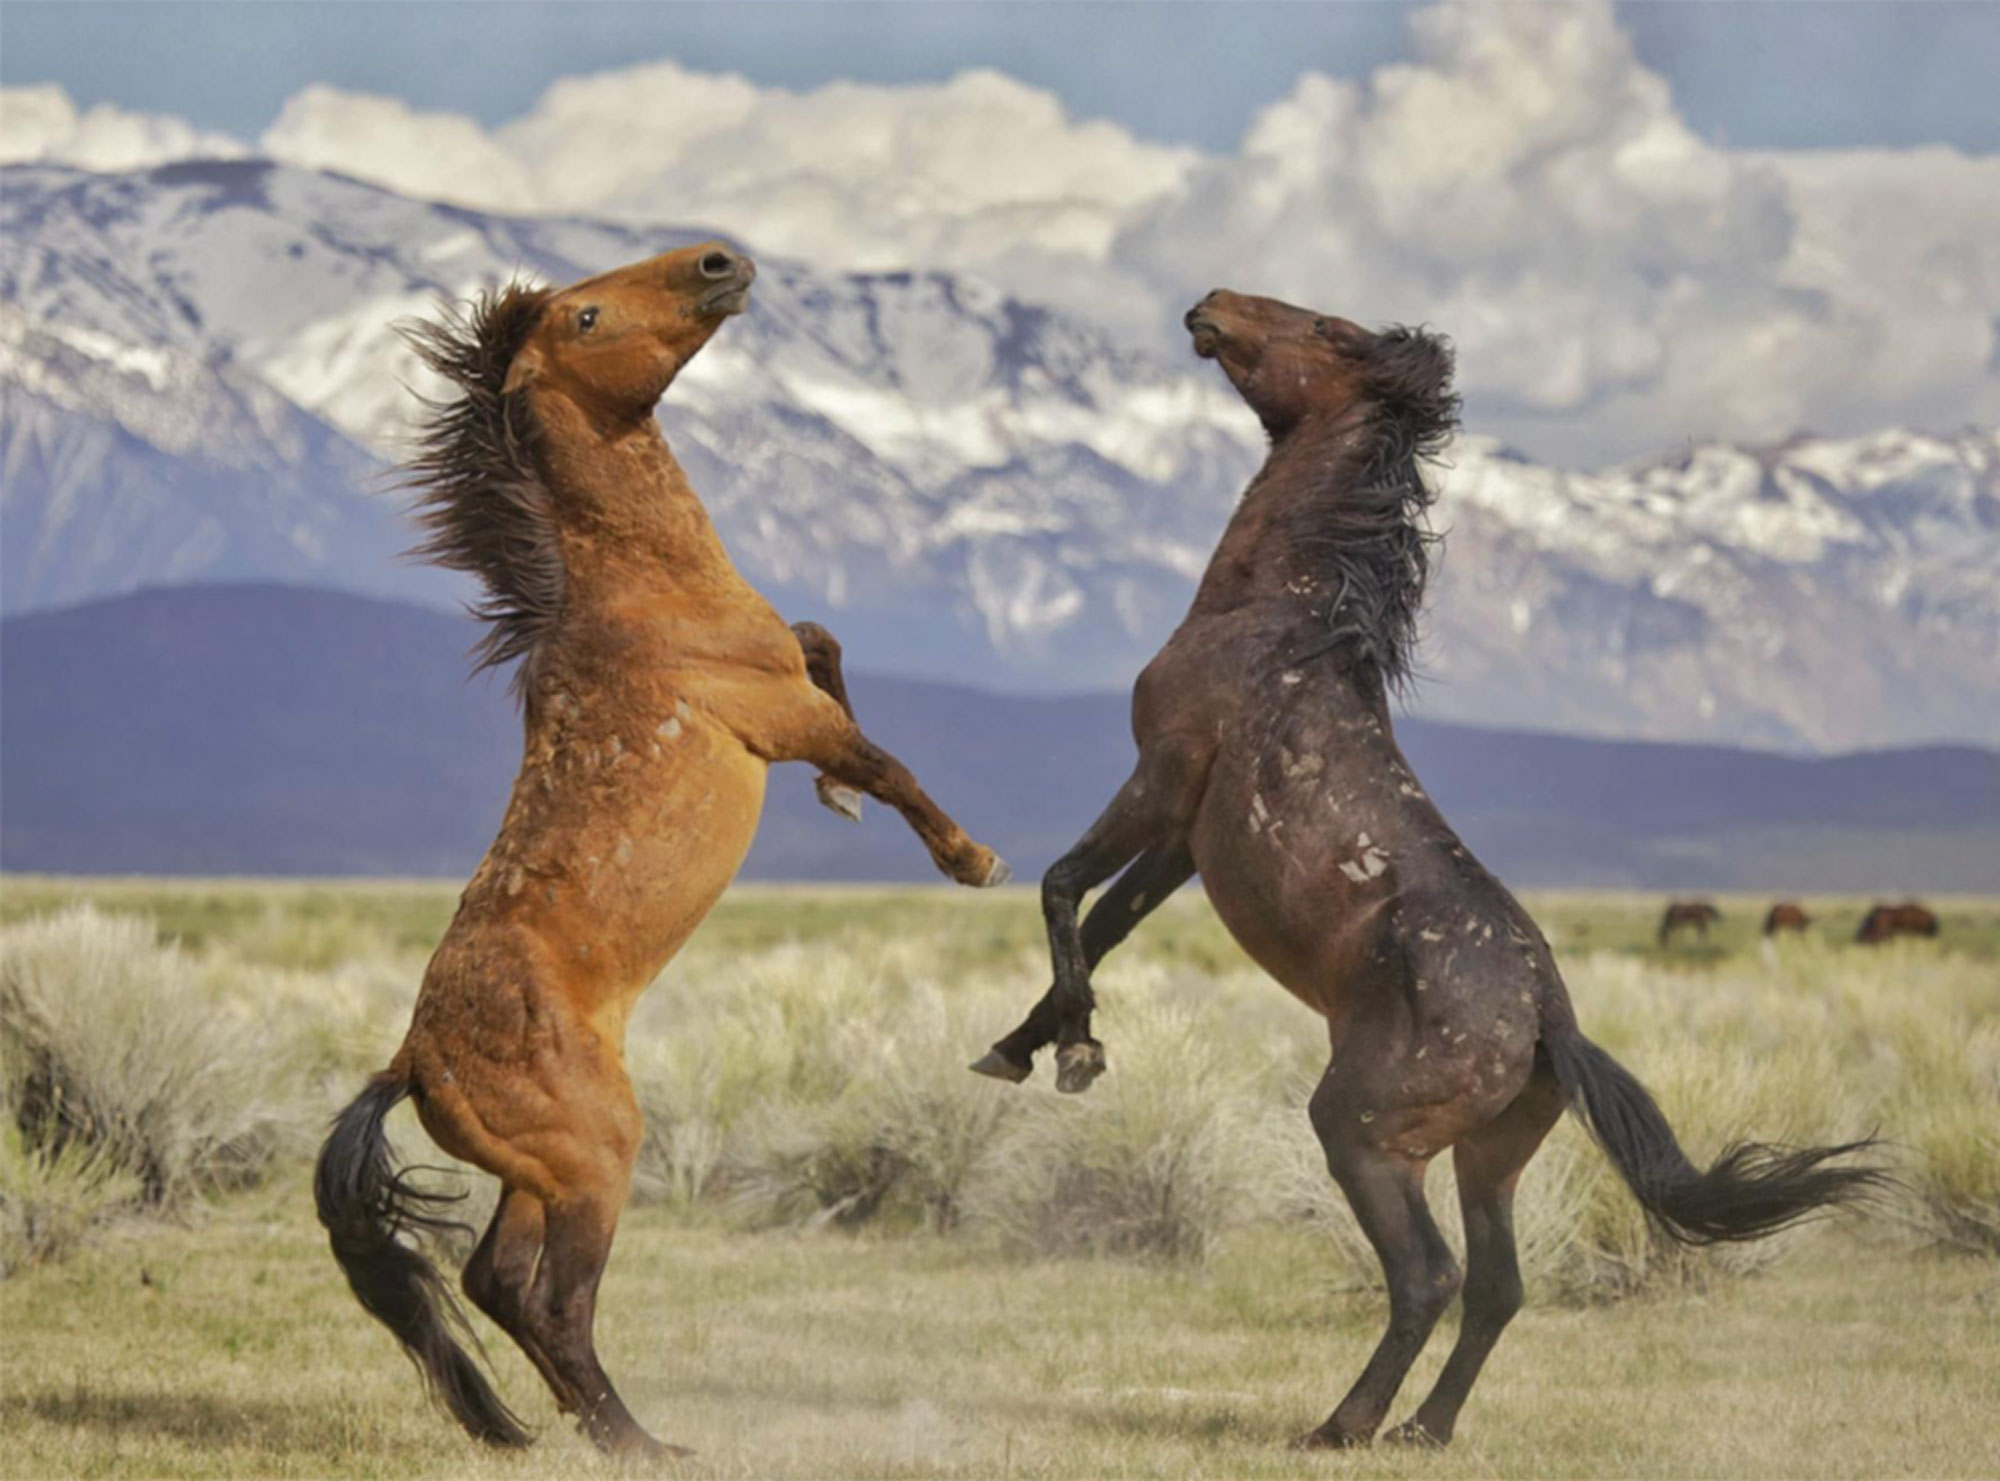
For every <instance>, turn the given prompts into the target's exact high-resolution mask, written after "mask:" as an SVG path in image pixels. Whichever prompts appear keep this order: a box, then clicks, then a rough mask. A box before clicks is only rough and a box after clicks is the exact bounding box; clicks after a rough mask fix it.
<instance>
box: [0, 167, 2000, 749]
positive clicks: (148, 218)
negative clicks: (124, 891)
mask: <svg viewBox="0 0 2000 1481" xmlns="http://www.w3.org/2000/svg"><path fill="white" fill-rule="evenodd" d="M5 184H6V189H5V190H4V192H0V242H4V246H0V298H4V303H5V307H4V311H0V387H4V389H5V400H6V404H5V407H4V413H3V414H0V460H4V462H0V466H4V468H5V470H6V472H7V485H6V492H5V519H6V535H7V539H6V552H5V553H6V561H7V580H6V591H5V596H6V601H7V604H8V607H9V609H10V610H13V609H20V608H23V607H28V606H46V605H51V604H55V603H59V602H65V601H73V600H77V599H80V598H83V597H87V596H92V595H102V594H106V593H108V592H110V591H116V590H123V589H126V588H128V587H129V586H131V585H136V584H143V583H145V582H148V581H159V580H185V579H193V578H195V577H199V576H210V577H213V576H218V575H237V574H247V575H266V576H277V577H281V578H282V579H288V580H314V581H323V582H330V583H335V584H341V585H350V586H362V587H373V588H375V589H381V588H382V587H383V586H384V585H385V584H386V585H390V586H399V587H400V589H405V590H418V591H422V592H425V593H428V594H429V595H430V596H431V598H432V599H443V598H446V597H448V596H450V595H453V594H455V593H456V591H457V588H455V587H452V586H451V585H449V584H448V583H447V582H446V580H445V578H443V577H442V576H441V575H439V574H438V573H435V572H431V571H426V570H421V569H411V568H408V567H401V566H396V565H395V564H394V563H393V562H392V561H391V559H390V556H389V552H390V551H392V550H393V549H395V548H396V547H397V546H399V545H401V544H402V543H406V541H407V538H408V537H407V531H406V530H405V528H404V527H403V526H402V524H401V523H400V520H399V518H398V516H397V514H396V501H395V500H394V499H391V498H384V497H382V496H381V494H380V492H379V490H380V488H381V486H382V484H381V475H382V473H383V471H384V465H385V464H387V463H389V462H393V461H395V460H397V459H399V458H400V457H402V456H403V455H404V454H405V452H406V451H407V448H408V445H409V432H410V430H411V426H412V420H411V419H412V416H413V415H414V414H415V412H416V411H417V410H418V401H417V398H416V396H415V395H413V394H412V392H413V391H414V392H417V393H431V394H434V393H436V392H437V391H438V390H439V389H441V388H440V387H438V386H437V385H436V384H435V382H433V381H432V380H431V378H430V377H429V376H428V373H427V372H425V371H424V370H423V369H422V367H421V366H420V365H419V364H418V363H417V361H416V360H415V358H414V356H413V354H412V353H411V352H410V350H409V349H408V347H407V346H406V345H405V344H403V343H402V342H401V340H400V339H399V338H398V337H397V334H396V332H395V328H394V326H395V323H396V322H397V321H398V320H399V319H404V318H408V317H412V316H417V315H426V314H430V313H433V312H435V311H436V306H437V304H438V302H439V301H440V300H442V299H461V298H464V297H465V296H467V295H469V294H471V293H473V292H475V291H477V290H479V289H481V288H483V287H488V286H491V285H493V284H496V283H499V282H504V281H506V280H508V279H509V278H512V277H515V276H517V275H518V276H526V277H530V278H534V279H536V280H540V281H549V282H566V281H570V280H573V279H575V278H577V277H581V276H584V275H586V274H587V273H590V272H594V271H598V270H601V269H603V268H605V267H608V266H611V265H614V264H616V263H620V262H625V261H630V260H633V259H636V258H639V257H642V256H645V255H648V254H650V253H653V252H657V251H661V250H665V249H667V248H669V247H672V246H677V245H682V244H685V243H687V242H690V241H695V240H699V239H701V238H702V237H704V236H706V235H709V233H707V232H701V231H692V230H690V231H660V230H653V231H642V230H637V229H633V228H628V227H623V226H618V225H614V224H606V223H602V222H593V221H581V220H523V219H515V218H508V217H502V216H492V215H484V214H481V213H478V212H474V211H469V210H464V209H459V208H455V207H450V206H441V205H436V204H425V203H420V202H414V201H409V200H405V199H402V198H400V197H397V196H395V195H393V194H390V193H388V192H386V191H382V190H379V189H375V188H373V187H369V186H366V185H362V184H360V183H359V182H356V181H352V180H346V179H342V178H340V177H336V176H328V175H319V174H314V173H312V172H309V171H304V170H298V169H292V168H287V167H282V166H276V165H272V164H269V163H267V162H259V161H204V162H195V163H180V164H173V165H168V166H164V167H161V168H158V169H153V170H148V171H142V172H136V173H131V174H123V175H106V174H86V173H83V172H80V171H76V170H70V169H65V168H62V167H58V166H51V165H31V166H20V167H15V168H12V169H9V170H8V171H7V172H6V179H5ZM662 420H663V422H664V423H665V425H666V427H667V430H668V434H669V437H670V439H671V440H672V442H673V444H674V446H675V448H676V450H677V452H678V453H679V454H680V456H681V458H682V461H683V462H684V463H685V464H686V465H687V467H688V470H689V472H690V475H691V476H692V477H693V479H694V482H695V485H696V487H697V488H699V489H701V490H702V492H703V495H704V497H705V498H706V499H707V501H708V502H709V504H710V506H711V508H712V509H713V511H714V513H715V515H716V518H717V521H718V524H719V525H720V527H721V528H722V530H723V533H724V535H725V538H726V539H727V540H728V542H729V544H730V547H731V549H732V551H733V552H734V553H735V555H736V557H737V559H738V561H739V562H740V563H741V564H742V565H743V566H744V568H745V570H746V571H747V572H748V573H749V574H750V575H751V576H752V578H753V579H754V580H756V581H757V582H758V583H759V584H760V585H762V586H763V587H764V588H765V589H766V590H767V591H768V592H769V593H770V594H771V595H772V597H773V598H774V600H777V601H778V602H779V603H780V604H781V606H783V607H784V608H785V610H787V611H788V612H792V613H794V614H795V615H798V616H806V615H813V616H822V617H825V618H826V619H827V620H829V621H831V622H833V623H834V624H836V625H837V626H838V627H839V628H840V629H841V631H842V634H843V637H845V638H847V639H848V640H849V646H850V648H852V649H853V650H854V651H855V653H856V656H857V661H865V663H866V664H867V665H868V666H871V667H875V668H883V669H891V670H897V669H900V670H901V671H904V672H909V673H918V674H945V675H950V676H953V677H956V678H960V679H969V680H973V681H976V682H982V683H988V684H992V683H1002V684H1016V685H1032V686H1036V687H1049V686H1056V687H1083V686H1096V685H1122V684H1124V683H1126V682H1129V679H1130V677H1131V674H1132V672H1133V670H1134V669H1135V667H1136V666H1137V665H1138V664H1139V663H1140V662H1142V661H1143V659H1144V658H1145V656H1146V655H1147V654H1149V653H1150V652H1151V650H1152V649H1153V647H1154V646H1156V645H1157V643H1158V642H1159V641H1160V640H1161V639H1162V638H1163V637H1164V635H1165V634H1166V632H1168V631H1169V630H1171V627H1172V625H1173V624H1174V622H1175V621H1177V620H1178V618H1179V617H1180V615H1181V614H1182V612H1183V611H1184V610H1185V607H1186V603H1187V600H1188V597H1189V594H1190V592H1191V588H1192V583H1193V581H1194V579H1195V578H1196V577H1197V576H1198V575H1199V573H1200V571H1201V569H1202V568H1203V566H1204V564H1205V563H1206V561H1207V558H1208V555H1209V552H1210V551H1211V549H1212V548H1213V545H1214V541H1215V539H1216V537H1217V535H1218V534H1219V532H1220V530H1221V528H1222V526H1223V524H1224V522H1225V521H1226V520H1227V518H1228V515H1229V511H1230V509H1231V508H1232V506H1233V504H1234V501H1235V499H1236V497H1237V495H1238V493H1239V491H1240V490H1241V488H1242V486H1243V484H1244V482H1245V481H1246V479H1247V478H1248V476H1249V474H1250V473H1251V472H1252V470H1253V469H1254V467H1255V465H1256V463H1257V461H1258V459H1259V458H1260V457H1261V452H1262V435H1261V432H1260V431H1259V429H1258V428H1257V426H1256V423H1255V421H1254V419H1252V418H1251V417H1250V415H1249V414H1248V412H1247V411H1245V409H1244V408H1243V407H1242V405H1241V404H1240V403H1239V402H1238V401H1237V399H1236V398H1235V396H1234V395H1233V393H1232V392H1230V390H1229V389H1228V387H1227V385H1226V384H1225V382H1224V381H1223V380H1222V378H1221V377H1220V376H1219V375H1218V374H1217V373H1216V372H1215V370H1214V368H1213V367H1212V366H1208V365H1204V364H1202V363H1200V362H1197V361H1194V360H1193V359H1192V358H1189V359H1187V360H1185V361H1162V360H1159V359H1157V358H1154V357H1153V356H1151V355H1150V354H1146V353H1141V352H1139V351H1136V350H1134V349H1133V348H1131V347H1130V346H1129V345H1128V344H1125V343H1123V342H1121V341H1119V340H1118V339H1116V338H1115V337H1114V336H1113V335H1111V334H1110V333H1109V332H1107V331H1106V330H1104V329H1102V328H1101V327H1099V326H1097V325H1094V324H1092V323H1090V322H1088V321H1086V320H1084V319H1081V318H1079V317H1077V316H1075V315H1073V314H1068V313H1064V312H1061V311H1059V310H1056V309H1053V308H1050V307H1048V306H1046V305H1039V304H1034V303H1030V302H1025V301H1023V300H1021V299H1019V298H1016V297H1011V296H1008V295H1006V294H1003V293H1001V292H999V291H997V290H995V289H994V288H992V287H991V286H990V285H986V284H982V283H980V282H977V281H975V280H970V279H966V278H962V277H955V276H951V275H947V274H939V273H871V274H837V273H825V272H817V271H814V270H812V269H811V268H808V267H806V266H803V265H800V264H796V263H790V262H785V261H782V260H767V261H765V262H764V263H763V272H762V274H761V276H760V278H759V283H758V290H757V295H756V302H755V306H754V309H753V312H751V313H750V314H748V315H746V316H745V317H744V318H742V319H739V320H736V321H734V322H732V323H731V324H730V325H729V326H728V328H727V329H726V330H725V331H724V333H723V334H721V335H720V336H718V338H717V339H716V341H715V342H714V343H713V344H712V345H711V346H710V348H709V349H708V350H707V351H706V352H705V353H704V354H703V355H702V356H701V357H700V358H699V359H698V360H697V361H696V362H695V363H694V364H693V366H692V367H690V369H689V371H688V372H687V373H686V374H685V375H684V376H683V378H682V380H681V381H680V383H678V384H677V385H676V387H675V388H674V391H673V392H672V394H671V395H670V396H669V397H668V399H667V402H666V405H665V406H664V408H663V410H662ZM1439 480H1440V487H1441V498H1440V501H1439V506H1438V511H1437V519H1438V524H1439V526H1440V528H1442V529H1445V530H1446V531H1448V541H1447V544H1446V548H1445V551H1444V558H1443V562H1442V567H1441V571H1440V575H1439V578H1438V581H1437V584H1436V587H1435V602H1434V606H1433V609H1432V612H1431V616H1430V627H1431V640H1430V642H1429V643H1428V645H1427V647H1426V649H1425V652H1424V655H1423V663H1424V669H1425V673H1426V675H1427V680H1426V682H1425V683H1424V684H1423V685H1422V686H1421V687H1420V690H1419V699H1418V703H1419V704H1420V706H1421V707H1422V708H1423V709H1424V710H1425V712H1427V713H1430V714H1433V715H1437V716H1440V717H1449V718H1459V719H1468V720H1480V721H1485V722H1489V723H1507V724H1517V725H1526V726H1535V727H1540V728H1557V729H1572V730H1581V731H1587V732H1591V733H1596V734H1607V735H1645V736H1659V737H1681V738H1715V739H1733V740H1747V741H1752V742H1755V743H1761V744H1770V745H1780V746H1852V745H1861V744H1889V743H1894V742H1900V741H1909V740H1918V739H1927V738H1936V737H1959V738H1968V739H1981V738H1984V739H1991V738H1992V736H1993V735H1994V734H1996V733H2000V656H1996V655H2000V582H1996V580H1995V576H1994V572H1995V571H1996V570H2000V442H1997V441H1996V434H1995V433H1994V432H1993V431H1991V430H1980V429H1971V430H1967V431H1964V432H1961V433H1957V434H1952V435H1938V434H1934V433H1926V432H1917V431H1909V430H1901V429H1892V430H1887V431H1883V432H1881V433H1878V434H1873V435H1870V436H1866V437H1856V438H1845V439H1816V438H1798V439H1794V440H1793V441H1791V442H1789V443H1785V444H1782V445H1780V446H1776V447H1767V448H1742V447H1733V446H1719V445H1718V446H1701V447H1689V448H1686V449H1683V450H1681V451H1680V452H1678V453H1676V454H1674V455H1672V456H1667V457H1660V458H1653V459H1647V460H1642V461H1639V462H1634V463H1629V464H1625V465H1622V466H1619V467H1614V468H1610V469H1605V470H1600V471H1596V472H1574V471H1564V470H1560V469H1553V468H1546V467H1541V466H1538V465H1535V464H1533V463H1530V462H1528V461H1526V460H1525V459H1523V458H1521V457H1519V456H1518V455H1516V454H1513V453H1510V452H1509V451H1508V450H1507V449H1506V448H1505V447H1503V446H1502V445H1500V444H1498V443H1496V442H1494V441H1493V440H1491V439H1489V438H1485V437H1481V436H1478V435H1467V436H1465V437H1462V438H1461V439H1460V440H1459V441H1458V443H1457V444H1456V445H1455V446H1454V447H1453V449H1452V450H1451V453H1450V455H1449V458H1448V459H1447V466H1445V467H1444V468H1443V469H1441V470H1440V473H1439ZM364 490H377V491H378V492H373V493H370V492H364Z"/></svg>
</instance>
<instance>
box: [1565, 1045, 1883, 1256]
mask: <svg viewBox="0 0 2000 1481" xmlns="http://www.w3.org/2000/svg"><path fill="white" fill-rule="evenodd" d="M1542 1047H1543V1048H1544V1049H1546V1050H1547V1051H1548V1056H1549V1060H1550V1062H1551V1064H1552V1065H1553V1066H1554V1068H1555V1072H1556V1079H1557V1080H1558V1081H1559V1082H1560V1083H1561V1085H1562V1089H1563V1094H1564V1096H1565V1097H1566V1098H1567V1099H1568V1101H1569V1104H1570V1109H1571V1110H1573V1111H1575V1112H1576V1113H1577V1115H1578V1117H1579V1119H1581V1120H1582V1121H1583V1123H1584V1125H1585V1126H1587V1127H1589V1128H1590V1132H1591V1135H1592V1136H1594V1137H1595V1138H1596V1139H1597V1143H1598V1145H1599V1146H1601V1147H1603V1148H1604V1151H1605V1153H1606V1154H1607V1155H1608V1156H1609V1157H1610V1158H1611V1164H1612V1166H1614V1167H1616V1168H1617V1169H1618V1175H1619V1176H1620V1177H1621V1178H1623V1179H1624V1180H1625V1186H1626V1187H1628V1188H1630V1189H1631V1190H1632V1194H1633V1196H1634V1197H1635V1198H1637V1199H1638V1200H1639V1203H1640V1206H1641V1207H1642V1208H1644V1209H1645V1210H1646V1213H1647V1215H1648V1216H1649V1217H1651V1218H1652V1220H1653V1221H1654V1222H1655V1223H1656V1224H1657V1225H1658V1226H1659V1227H1660V1228H1661V1229H1663V1230H1664V1231H1665V1232H1666V1233H1667V1234H1669V1235H1671V1236H1672V1237H1673V1238H1674V1239H1676V1240H1678V1241H1680V1242H1681V1243H1682V1244H1716V1243H1719V1242H1723V1241H1728V1240H1743V1239H1757V1238H1759V1237H1761V1236H1763V1235H1766V1234H1771V1233H1775V1232H1776V1231H1777V1230H1780V1229H1783V1228H1785V1227H1786V1226H1787V1225H1790V1224H1794V1223H1797V1222H1798V1221H1799V1220H1800V1219H1803V1218H1805V1217H1807V1216H1808V1215H1810V1214H1811V1213H1813V1212H1814V1211H1815V1210H1817V1209H1822V1208H1829V1207H1833V1206H1836V1205H1839V1204H1843V1203H1851V1202H1854V1201H1856V1200H1859V1199H1865V1198H1867V1197H1868V1196H1869V1195H1870V1194H1872V1193H1874V1192H1876V1191H1878V1190H1879V1189H1881V1188H1883V1187H1885V1186H1887V1185H1888V1183H1889V1181H1890V1179H1889V1175H1888V1174H1887V1173H1886V1172H1884V1171H1882V1170H1881V1169H1880V1168H1875V1167H1866V1166H1863V1167H1830V1166H1828V1165H1827V1164H1828V1163H1830V1162H1832V1161H1834V1160H1835V1159H1836V1158H1840V1157H1845V1156H1848V1155H1849V1154H1850V1153H1854V1152H1865V1151H1867V1150H1869V1149H1870V1148H1871V1147H1873V1146H1874V1145H1875V1144H1876V1143H1875V1139H1874V1138H1873V1137H1868V1138H1865V1139H1863V1140H1861V1141H1858V1142H1843V1143H1841V1144H1840V1145H1838V1146H1832V1147H1777V1146H1771V1145H1769V1144H1766V1143H1763V1142H1736V1143H1734V1144H1733V1145H1731V1146H1729V1147H1727V1148H1725V1149H1724V1151H1723V1153H1722V1155H1721V1156H1720V1157H1718V1158H1716V1159H1715V1162H1714V1165H1713V1166H1711V1167H1710V1168H1709V1169H1708V1170H1707V1171H1706V1172H1703V1171H1702V1170H1701V1169H1700V1168H1697V1167H1696V1166H1695V1165H1694V1164H1693V1163H1692V1162H1690V1161H1688V1157H1687V1153H1685V1152H1683V1151H1682V1150H1681V1145H1680V1142H1679V1141H1678V1140H1677V1139H1676V1138H1675V1136H1674V1130H1673V1128H1672V1127H1671V1126H1669V1125H1668V1124H1667V1118H1666V1117H1665V1116H1664V1115H1662V1114H1661V1112H1660V1108H1659V1106H1658V1105H1657V1104H1655V1102H1654V1100H1653V1097H1652V1095H1651V1094H1650V1093H1649V1092H1648V1091H1647V1089H1646V1087H1645V1086H1643V1085H1641V1084H1640V1083H1639V1082H1638V1081H1637V1080H1635V1079H1634V1078H1633V1077H1632V1074H1631V1072H1630V1071H1628V1070H1627V1069H1626V1068H1625V1067H1624V1066H1623V1065H1621V1064H1619V1063H1618V1061H1617V1060H1615V1059H1613V1058H1612V1057H1611V1056H1610V1055H1609V1054H1606V1053H1605V1052H1604V1051H1603V1050H1602V1049H1600V1048H1598V1047H1597V1045H1595V1044H1593V1043H1591V1042H1590V1040H1588V1039H1586V1038H1585V1037H1584V1036H1583V1034H1582V1033H1581V1032H1580V1031H1579V1030H1578V1029H1577V1027H1576V1025H1575V1023H1574V1022H1570V1023H1565V1024H1560V1025H1545V1026H1544V1028H1543V1031H1542Z"/></svg>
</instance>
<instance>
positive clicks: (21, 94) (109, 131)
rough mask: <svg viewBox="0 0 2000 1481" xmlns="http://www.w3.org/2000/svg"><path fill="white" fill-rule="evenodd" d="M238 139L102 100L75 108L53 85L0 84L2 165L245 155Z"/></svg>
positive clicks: (134, 165) (119, 166) (134, 163)
mask: <svg viewBox="0 0 2000 1481" xmlns="http://www.w3.org/2000/svg"><path fill="white" fill-rule="evenodd" d="M248 152H249V151H248V150H247V149H245V148H244V146H243V145H242V143H241V142H240V141H238V140H235V139H231V138H229V137H228V136H227V135H224V134H210V133H204V132H202V131H201V130H200V129H197V128H195V127H194V126H193V125H192V124H190V123H188V122H187V121H186V120H184V119H179V118H173V117H170V116H168V115H164V114H157V113H128V112H126V111H125V110H124V109H122V108H114V107H112V106H110V105H109V104H108V103H100V104H98V105H97V106H96V107H94V108H91V109H89V110H88V111H87V112H81V113H79V112H78V111H77V107H76V104H75V103H73V102H72V101H70V96H69V94H68V93H66V92H64V91H63V90H62V89H61V88H60V87H56V86H54V85H53V84H44V85H42V86H38V87H6V88H0V164H20V163H23V162H26V161H30V160H48V161H50V162H52V163H56V164H67V165H76V166H78V167H80V168H82V169H86V170H141V169H146V168H148V167H149V166H152V165H158V164H165V163H167V162H168V161H169V160H176V159H188V158H191V157H194V156H203V157H207V158H217V157H231V158H233V157H236V156H239V155H243V154H247V153H248Z"/></svg>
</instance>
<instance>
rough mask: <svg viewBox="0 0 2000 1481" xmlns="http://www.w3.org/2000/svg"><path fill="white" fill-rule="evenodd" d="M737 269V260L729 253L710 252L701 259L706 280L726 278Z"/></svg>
mask: <svg viewBox="0 0 2000 1481" xmlns="http://www.w3.org/2000/svg"><path fill="white" fill-rule="evenodd" d="M735 268H736V259H735V258H734V257H731V256H730V255H729V254H728V253H727V252H710V253H709V254H708V255H707V256H705V257H703V258H702V259H701V275H702V276H703V277H704V278H726V277H728V276H729V275H730V273H731V272H733V271H734V270H735Z"/></svg>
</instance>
